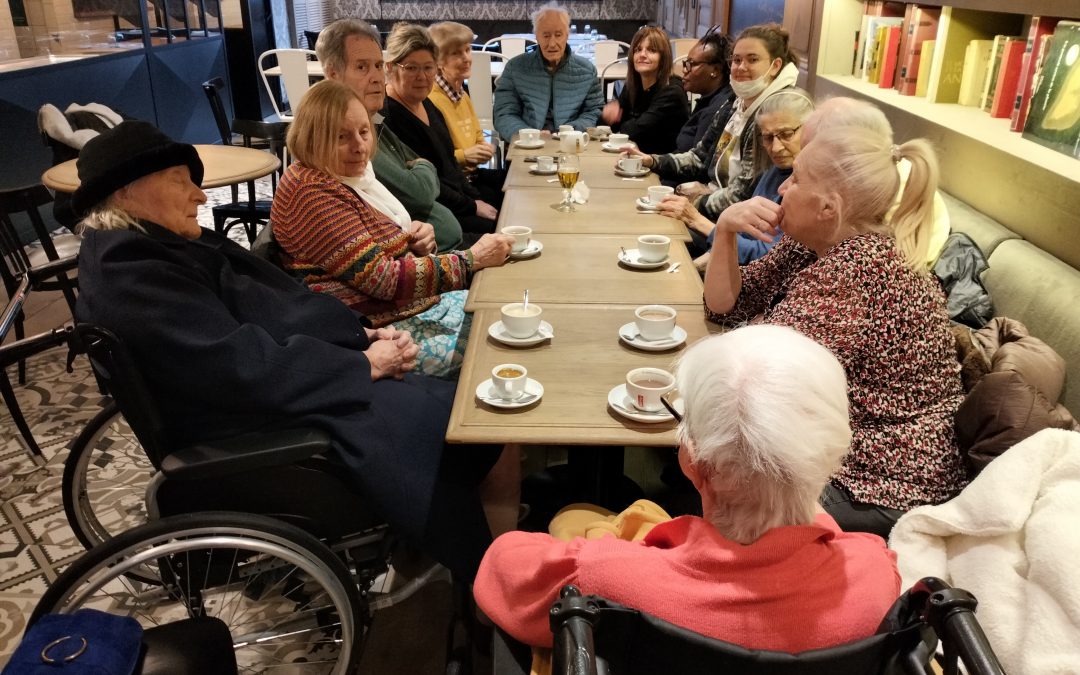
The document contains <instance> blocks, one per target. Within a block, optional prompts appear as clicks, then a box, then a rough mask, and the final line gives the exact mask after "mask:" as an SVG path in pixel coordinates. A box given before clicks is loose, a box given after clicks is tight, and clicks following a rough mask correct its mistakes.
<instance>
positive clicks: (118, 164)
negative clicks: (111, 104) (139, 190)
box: [71, 120, 203, 218]
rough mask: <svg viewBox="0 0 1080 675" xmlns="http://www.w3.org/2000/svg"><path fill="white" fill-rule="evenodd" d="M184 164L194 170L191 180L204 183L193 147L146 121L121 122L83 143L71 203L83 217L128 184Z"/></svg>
mask: <svg viewBox="0 0 1080 675" xmlns="http://www.w3.org/2000/svg"><path fill="white" fill-rule="evenodd" d="M184 165H186V166H187V167H188V169H189V170H190V171H191V182H193V183H195V184H196V185H199V184H201V183H202V178H203V164H202V160H201V159H199V153H197V152H196V151H195V147H194V146H192V145H188V144H187V143H177V142H176V141H174V140H173V139H171V138H169V137H168V136H166V135H165V134H163V133H162V132H161V131H160V130H159V129H158V128H157V127H155V126H154V125H153V124H149V123H147V122H140V121H138V120H131V121H127V122H121V123H120V124H117V125H116V126H115V127H113V128H112V129H109V130H108V131H104V132H102V133H101V134H98V135H97V136H95V137H94V138H92V139H90V141H89V142H88V143H87V144H86V145H85V146H83V149H82V152H80V153H79V160H78V163H77V165H76V166H77V167H78V169H79V181H80V185H79V188H78V189H77V190H75V194H74V195H72V197H71V206H72V208H73V209H74V210H75V213H76V215H78V216H79V217H80V218H81V217H83V216H85V215H86V213H87V212H88V211H89V210H90V209H92V208H93V207H95V206H97V205H98V204H99V203H101V202H102V201H104V200H105V198H106V197H108V196H109V195H111V194H112V193H114V192H116V191H117V190H119V189H120V188H122V187H124V186H125V185H127V184H128V183H131V182H133V181H136V180H138V179H140V178H142V177H143V176H149V175H150V174H152V173H155V172H157V171H161V170H162V169H168V168H169V167H173V166H184Z"/></svg>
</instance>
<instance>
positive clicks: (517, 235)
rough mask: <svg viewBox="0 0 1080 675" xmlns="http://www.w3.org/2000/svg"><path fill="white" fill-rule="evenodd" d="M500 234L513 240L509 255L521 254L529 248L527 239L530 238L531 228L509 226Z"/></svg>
mask: <svg viewBox="0 0 1080 675" xmlns="http://www.w3.org/2000/svg"><path fill="white" fill-rule="evenodd" d="M501 232H502V233H503V234H506V235H509V236H511V237H513V238H514V243H513V244H512V245H511V246H510V252H511V253H521V252H522V251H524V250H525V249H527V248H529V239H530V237H531V236H532V228H530V227H525V226H524V225H510V226H509V227H504V228H503V229H502V230H501Z"/></svg>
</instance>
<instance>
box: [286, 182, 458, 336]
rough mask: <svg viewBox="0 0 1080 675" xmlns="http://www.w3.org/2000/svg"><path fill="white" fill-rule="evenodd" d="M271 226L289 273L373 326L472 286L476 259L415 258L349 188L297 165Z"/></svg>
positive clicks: (403, 239)
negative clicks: (327, 295) (369, 321)
mask: <svg viewBox="0 0 1080 675" xmlns="http://www.w3.org/2000/svg"><path fill="white" fill-rule="evenodd" d="M270 225H271V227H273V228H274V237H275V238H276V239H277V241H278V243H279V244H280V246H281V248H282V251H283V256H282V262H283V264H284V267H285V269H287V270H290V271H292V272H293V273H294V274H295V275H296V276H298V277H299V278H301V279H302V280H303V281H304V283H305V284H307V285H308V286H309V287H310V288H311V289H312V290H314V291H318V292H321V293H327V294H329V295H332V296H334V297H336V298H338V299H339V300H341V301H342V302H344V303H345V304H346V305H348V306H349V307H351V308H353V309H355V310H357V311H359V312H362V313H363V314H364V315H365V316H367V317H368V319H369V320H371V322H372V324H373V325H375V326H383V325H386V324H388V323H391V322H393V321H397V320H399V319H403V318H405V317H407V316H412V315H414V314H419V313H420V312H422V311H424V310H426V309H428V308H429V307H431V306H432V305H434V304H436V303H437V302H438V301H439V294H440V293H442V292H444V291H454V290H459V289H463V288H465V287H466V286H467V284H468V275H469V271H470V270H471V268H472V255H471V254H469V253H468V252H458V251H455V252H452V253H446V254H443V255H428V256H414V255H413V254H412V253H410V252H409V237H408V235H407V234H406V233H405V232H403V231H402V230H401V228H400V227H399V226H398V225H397V224H396V223H395V222H393V221H392V220H390V219H389V218H387V217H386V216H385V215H384V214H383V213H381V212H380V211H378V210H376V209H374V208H372V207H371V206H369V205H368V204H367V202H365V201H364V200H363V199H361V198H360V196H359V195H358V194H356V192H354V191H353V190H352V189H351V188H349V187H348V186H346V185H344V184H343V183H341V181H339V180H337V179H336V178H334V177H333V176H329V175H327V174H325V173H322V172H321V171H316V170H314V169H309V168H306V167H304V166H301V165H300V164H293V165H292V166H290V167H289V168H288V170H286V171H285V175H284V176H283V177H282V179H281V182H280V183H279V185H278V189H277V193H276V194H275V195H274V204H273V207H272V208H271V211H270Z"/></svg>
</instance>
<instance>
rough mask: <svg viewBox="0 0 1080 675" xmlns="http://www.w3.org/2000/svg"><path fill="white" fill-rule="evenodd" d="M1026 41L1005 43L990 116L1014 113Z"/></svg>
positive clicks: (1005, 115) (1003, 115)
mask: <svg viewBox="0 0 1080 675" xmlns="http://www.w3.org/2000/svg"><path fill="white" fill-rule="evenodd" d="M1026 43H1027V41H1026V40H1008V41H1007V42H1006V43H1005V53H1004V55H1003V56H1002V57H1001V70H1000V72H999V73H998V81H997V87H996V89H995V90H994V100H993V103H991V105H990V117H1009V116H1010V115H1011V114H1012V109H1013V103H1014V99H1015V98H1016V89H1017V85H1018V84H1019V81H1020V65H1021V64H1022V63H1023V60H1024V46H1025V44H1026Z"/></svg>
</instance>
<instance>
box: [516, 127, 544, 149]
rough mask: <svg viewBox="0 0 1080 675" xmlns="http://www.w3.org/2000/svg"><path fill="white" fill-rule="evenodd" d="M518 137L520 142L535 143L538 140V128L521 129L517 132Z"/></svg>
mask: <svg viewBox="0 0 1080 675" xmlns="http://www.w3.org/2000/svg"><path fill="white" fill-rule="evenodd" d="M518 139H519V140H520V141H521V142H522V143H526V144H528V145H535V144H536V142H537V141H539V140H540V130H539V129H522V130H521V131H519V132H518Z"/></svg>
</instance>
